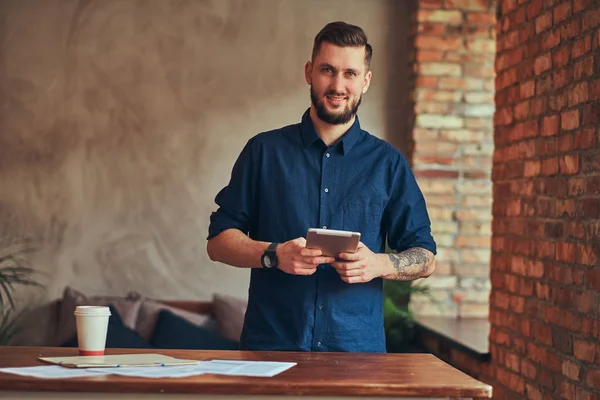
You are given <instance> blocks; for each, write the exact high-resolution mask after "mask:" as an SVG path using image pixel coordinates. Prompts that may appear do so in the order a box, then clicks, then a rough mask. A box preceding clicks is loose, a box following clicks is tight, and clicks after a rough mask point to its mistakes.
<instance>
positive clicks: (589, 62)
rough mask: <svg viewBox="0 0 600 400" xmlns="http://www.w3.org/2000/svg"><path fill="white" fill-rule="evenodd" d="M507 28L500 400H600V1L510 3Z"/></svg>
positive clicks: (502, 44)
mask: <svg viewBox="0 0 600 400" xmlns="http://www.w3.org/2000/svg"><path fill="white" fill-rule="evenodd" d="M500 11H501V19H500V20H499V22H498V55H497V62H496V68H497V73H498V76H497V79H496V90H497V96H496V106H497V114H496V117H495V142H496V149H495V152H494V166H493V180H494V209H493V215H494V224H493V243H492V249H493V252H492V274H491V280H492V285H493V288H492V296H491V304H490V322H491V324H492V331H491V334H490V348H491V353H492V375H493V376H492V377H490V379H489V381H490V382H491V383H493V384H494V393H495V395H494V398H497V399H542V398H543V399H569V400H572V399H598V398H600V368H599V366H598V363H599V362H600V344H599V342H598V338H600V326H599V325H600V324H599V319H600V316H599V310H598V306H599V304H598V303H599V300H600V264H599V257H598V256H599V254H600V142H599V140H598V137H599V136H600V129H599V124H600V3H599V2H598V1H597V0H572V1H571V0H570V1H564V0H563V1H559V0H545V1H543V0H531V1H516V0H504V1H502V2H501V9H500Z"/></svg>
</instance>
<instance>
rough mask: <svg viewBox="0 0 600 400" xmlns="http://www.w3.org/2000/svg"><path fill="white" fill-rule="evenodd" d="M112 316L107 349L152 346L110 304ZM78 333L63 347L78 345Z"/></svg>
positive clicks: (109, 319)
mask: <svg viewBox="0 0 600 400" xmlns="http://www.w3.org/2000/svg"><path fill="white" fill-rule="evenodd" d="M109 308H110V313H111V316H110V317H109V318H108V331H107V332H106V348H107V349H110V348H112V349H119V348H129V349H134V348H141V349H149V348H152V346H151V345H150V343H148V341H147V340H144V338H142V337H141V336H140V335H139V334H138V333H137V332H136V331H134V330H133V329H131V328H129V327H127V326H126V325H125V324H124V322H123V320H122V319H121V316H120V315H119V311H117V309H116V307H115V306H114V305H112V304H110V305H109ZM77 346H78V341H77V334H75V336H74V337H72V338H71V339H70V340H68V341H67V342H66V343H64V344H63V347H77Z"/></svg>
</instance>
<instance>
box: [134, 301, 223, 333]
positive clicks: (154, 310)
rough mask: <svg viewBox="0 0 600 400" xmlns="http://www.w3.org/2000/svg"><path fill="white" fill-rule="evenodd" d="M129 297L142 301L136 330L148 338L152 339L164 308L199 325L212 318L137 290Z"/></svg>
mask: <svg viewBox="0 0 600 400" xmlns="http://www.w3.org/2000/svg"><path fill="white" fill-rule="evenodd" d="M127 297H128V298H129V299H138V300H139V301H141V305H140V310H139V313H138V316H137V321H136V323H135V330H136V331H137V332H138V333H139V334H140V335H141V336H142V337H143V338H144V339H146V340H150V338H151V337H152V333H153V332H154V327H155V326H156V323H157V321H158V315H159V313H160V312H161V311H162V310H168V311H170V312H172V313H173V314H175V315H177V316H179V317H181V318H183V319H185V320H186V321H188V322H190V323H192V324H194V325H197V326H200V325H207V324H208V323H210V320H211V318H210V315H202V314H196V313H193V312H191V311H186V310H182V309H179V308H175V307H171V306H168V305H166V304H163V303H160V302H158V301H156V300H152V299H149V298H147V297H143V296H141V295H139V294H137V293H136V292H131V293H129V294H128V295H127Z"/></svg>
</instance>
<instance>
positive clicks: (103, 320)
mask: <svg viewBox="0 0 600 400" xmlns="http://www.w3.org/2000/svg"><path fill="white" fill-rule="evenodd" d="M74 314H75V319H76V321H77V341H78V343H79V355H80V356H102V355H104V348H105V347H106V333H107V331H108V318H109V317H110V309H109V308H108V307H102V306H78V307H77V308H76V309H75V313H74Z"/></svg>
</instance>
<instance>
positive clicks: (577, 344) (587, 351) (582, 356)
mask: <svg viewBox="0 0 600 400" xmlns="http://www.w3.org/2000/svg"><path fill="white" fill-rule="evenodd" d="M595 347H596V344H595V343H592V342H588V341H585V340H581V339H575V340H574V341H573V355H574V356H575V358H577V359H578V360H580V361H584V362H587V363H590V364H591V363H593V362H594V358H595V357H594V356H595V353H594V349H595Z"/></svg>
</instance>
